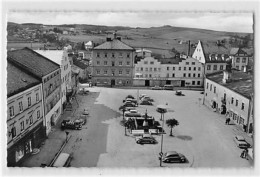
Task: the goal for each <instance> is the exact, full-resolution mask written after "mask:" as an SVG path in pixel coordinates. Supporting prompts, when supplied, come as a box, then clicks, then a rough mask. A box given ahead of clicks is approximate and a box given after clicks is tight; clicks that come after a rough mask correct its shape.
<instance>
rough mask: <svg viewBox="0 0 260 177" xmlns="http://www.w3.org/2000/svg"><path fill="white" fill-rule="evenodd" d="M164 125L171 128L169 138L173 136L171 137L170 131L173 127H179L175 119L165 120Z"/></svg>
mask: <svg viewBox="0 0 260 177" xmlns="http://www.w3.org/2000/svg"><path fill="white" fill-rule="evenodd" d="M166 124H167V125H168V127H170V128H171V133H170V136H173V135H172V129H173V128H174V127H175V126H178V125H179V122H178V120H176V119H174V118H173V119H168V120H166Z"/></svg>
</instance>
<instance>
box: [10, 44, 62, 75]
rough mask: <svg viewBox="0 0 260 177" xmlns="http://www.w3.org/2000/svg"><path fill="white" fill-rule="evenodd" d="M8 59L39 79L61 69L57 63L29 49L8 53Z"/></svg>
mask: <svg viewBox="0 0 260 177" xmlns="http://www.w3.org/2000/svg"><path fill="white" fill-rule="evenodd" d="M7 59H8V60H10V61H12V62H14V63H16V64H17V65H19V66H21V67H22V68H24V70H27V71H28V72H30V73H32V74H34V75H36V76H37V77H39V78H41V77H43V76H45V75H47V74H49V73H51V72H53V71H55V70H57V69H59V68H60V66H59V65H58V64H56V63H55V62H53V61H51V60H50V59H48V58H46V57H44V56H42V55H40V54H38V53H37V52H35V51H33V50H31V49H29V48H27V47H26V48H23V49H20V50H14V51H8V52H7Z"/></svg>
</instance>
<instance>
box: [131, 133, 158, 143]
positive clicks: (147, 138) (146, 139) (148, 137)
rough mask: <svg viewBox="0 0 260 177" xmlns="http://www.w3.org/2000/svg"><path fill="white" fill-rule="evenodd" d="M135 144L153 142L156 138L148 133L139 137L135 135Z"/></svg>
mask: <svg viewBox="0 0 260 177" xmlns="http://www.w3.org/2000/svg"><path fill="white" fill-rule="evenodd" d="M135 140H136V143H137V144H155V143H157V141H156V139H155V138H154V137H153V136H152V135H150V134H143V136H141V137H136V139H135Z"/></svg>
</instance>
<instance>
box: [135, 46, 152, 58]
mask: <svg viewBox="0 0 260 177" xmlns="http://www.w3.org/2000/svg"><path fill="white" fill-rule="evenodd" d="M135 52H136V56H137V57H141V58H146V57H151V56H152V51H150V50H147V49H143V48H141V49H137V50H136V51H135Z"/></svg>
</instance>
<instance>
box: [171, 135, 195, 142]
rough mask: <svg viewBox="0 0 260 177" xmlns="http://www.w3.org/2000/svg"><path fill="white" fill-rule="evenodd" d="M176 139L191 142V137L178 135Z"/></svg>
mask: <svg viewBox="0 0 260 177" xmlns="http://www.w3.org/2000/svg"><path fill="white" fill-rule="evenodd" d="M175 137H176V138H179V139H181V140H184V141H190V140H192V137H191V136H187V135H178V136H175Z"/></svg>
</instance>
